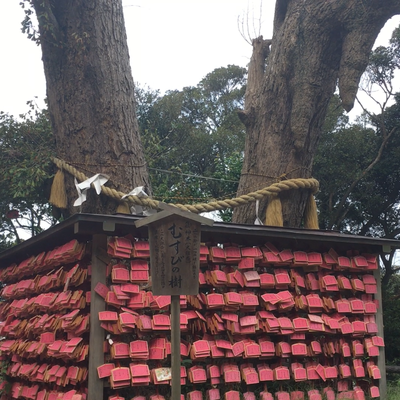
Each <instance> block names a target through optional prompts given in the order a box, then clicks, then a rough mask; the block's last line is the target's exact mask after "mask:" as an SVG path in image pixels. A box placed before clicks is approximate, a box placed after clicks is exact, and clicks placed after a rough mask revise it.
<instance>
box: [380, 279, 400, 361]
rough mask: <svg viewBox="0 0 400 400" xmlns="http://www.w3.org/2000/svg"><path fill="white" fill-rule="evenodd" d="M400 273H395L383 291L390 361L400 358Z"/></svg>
mask: <svg viewBox="0 0 400 400" xmlns="http://www.w3.org/2000/svg"><path fill="white" fill-rule="evenodd" d="M399 293H400V275H398V274H394V275H393V276H392V278H391V280H390V282H389V284H388V285H387V287H385V290H384V291H383V292H382V301H383V318H384V322H385V351H386V359H387V360H388V362H395V361H398V360H400V301H399Z"/></svg>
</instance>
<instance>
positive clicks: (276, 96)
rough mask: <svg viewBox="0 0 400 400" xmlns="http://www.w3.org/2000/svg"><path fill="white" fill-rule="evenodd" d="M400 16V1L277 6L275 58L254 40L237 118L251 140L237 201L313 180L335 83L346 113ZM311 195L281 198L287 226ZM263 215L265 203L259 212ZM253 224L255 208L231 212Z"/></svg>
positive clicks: (296, 221) (294, 1)
mask: <svg viewBox="0 0 400 400" xmlns="http://www.w3.org/2000/svg"><path fill="white" fill-rule="evenodd" d="M397 13H400V0H364V1H360V0H335V1H327V0H305V1H298V0H277V2H276V8H275V19H274V34H273V38H272V42H271V49H270V52H268V51H265V47H266V46H269V43H270V42H269V41H265V40H263V39H262V37H261V38H258V39H257V40H254V41H253V57H252V59H251V62H250V65H249V82H248V91H249V93H246V104H245V109H244V110H243V111H242V112H241V113H240V114H239V116H240V117H241V120H242V121H243V122H244V124H245V126H246V135H247V136H246V146H245V158H244V164H243V169H242V175H241V178H240V183H239V189H238V195H241V194H245V193H248V192H250V191H254V190H257V189H260V188H262V187H264V186H267V185H268V184H270V183H273V182H275V181H276V180H280V179H285V178H309V177H310V176H311V169H312V162H313V157H314V154H315V150H316V146H317V142H318V137H319V134H320V132H321V129H322V124H323V122H324V119H325V115H326V112H327V106H328V103H329V100H330V98H331V96H332V95H333V93H334V90H335V88H336V84H337V82H338V84H339V91H340V97H341V99H342V102H343V106H344V108H345V109H346V110H347V111H349V110H351V108H352V107H353V104H354V99H355V95H356V93H357V88H358V83H359V80H360V77H361V75H362V73H363V72H364V70H365V68H366V66H367V63H368V56H369V53H370V51H371V49H372V46H373V44H374V41H375V39H376V37H377V35H378V33H379V31H380V30H381V28H382V27H383V26H384V24H385V22H386V21H387V20H388V19H389V18H390V17H391V16H393V15H395V14H397ZM268 53H269V54H268ZM267 55H268V59H267V65H266V67H265V71H264V66H265V57H266V56H267ZM263 57H264V59H263ZM260 71H261V72H260ZM253 74H254V76H252V75H253ZM307 196H308V193H305V192H304V191H296V192H294V191H292V192H285V194H283V195H281V196H280V197H281V200H282V207H283V220H284V226H293V227H299V226H301V223H302V217H303V212H304V208H305V204H306V199H307ZM265 208H266V201H264V202H263V203H262V204H261V213H264V214H265ZM254 219H255V206H254V203H252V204H248V205H246V206H242V207H239V208H237V209H235V211H234V215H233V220H234V222H237V223H253V222H254Z"/></svg>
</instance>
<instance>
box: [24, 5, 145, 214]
mask: <svg viewBox="0 0 400 400" xmlns="http://www.w3.org/2000/svg"><path fill="white" fill-rule="evenodd" d="M28 3H29V4H30V5H31V6H33V8H34V10H35V13H36V16H37V20H38V23H39V34H40V36H39V37H38V35H37V33H36V32H35V31H34V30H33V29H32V23H31V19H30V15H31V13H32V10H31V9H30V8H29V7H28ZM22 4H23V5H25V6H27V7H28V8H26V20H25V21H24V28H25V31H26V32H27V33H28V34H29V35H30V36H31V37H32V38H33V39H35V40H39V42H40V45H41V48H42V53H43V57H42V58H43V65H44V71H45V76H46V86H47V97H48V110H49V115H50V120H51V124H52V128H53V132H54V139H55V149H56V155H57V156H58V157H59V158H61V159H63V160H65V161H66V162H68V163H70V164H73V165H76V166H77V167H79V169H80V170H83V171H84V172H85V173H86V175H89V176H90V175H93V174H94V173H98V172H102V173H105V174H109V175H110V177H112V182H113V184H114V187H115V188H117V189H119V190H121V191H123V192H128V191H130V190H131V189H132V188H133V187H136V186H141V185H143V186H146V190H147V192H151V187H150V182H149V178H148V173H147V168H146V164H145V160H144V154H143V149H142V145H141V140H140V136H139V131H138V124H137V119H136V113H135V108H134V84H133V79H132V74H131V67H130V64H129V53H128V47H127V42H126V32H125V26H124V18H123V11H122V2H121V0H114V1H108V0H78V1H71V0H66V1H48V0H45V1H43V0H25V2H23V3H22ZM66 183H67V196H68V213H74V212H77V211H78V210H77V208H76V207H73V206H72V204H73V202H74V200H75V199H76V198H77V194H76V188H75V185H74V182H73V178H72V177H71V176H67V179H66ZM116 206H117V204H116V202H115V201H112V200H110V199H109V198H107V197H105V196H97V195H95V194H94V195H93V191H89V198H88V201H87V202H85V203H84V204H83V206H82V209H81V211H82V212H92V213H106V214H107V213H112V212H115V210H116Z"/></svg>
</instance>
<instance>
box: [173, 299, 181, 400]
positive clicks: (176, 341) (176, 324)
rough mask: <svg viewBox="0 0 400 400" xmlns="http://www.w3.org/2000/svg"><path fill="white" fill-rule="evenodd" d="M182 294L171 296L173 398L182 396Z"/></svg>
mask: <svg viewBox="0 0 400 400" xmlns="http://www.w3.org/2000/svg"><path fill="white" fill-rule="evenodd" d="M180 308H181V307H180V296H179V295H172V296H171V378H172V385H171V399H172V400H180V398H181V326H180Z"/></svg>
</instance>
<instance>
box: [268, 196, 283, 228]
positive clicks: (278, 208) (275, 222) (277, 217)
mask: <svg viewBox="0 0 400 400" xmlns="http://www.w3.org/2000/svg"><path fill="white" fill-rule="evenodd" d="M265 225H271V226H283V215H282V203H281V200H280V199H279V196H278V195H277V194H274V195H272V196H270V198H269V202H268V205H267V211H266V213H265Z"/></svg>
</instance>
